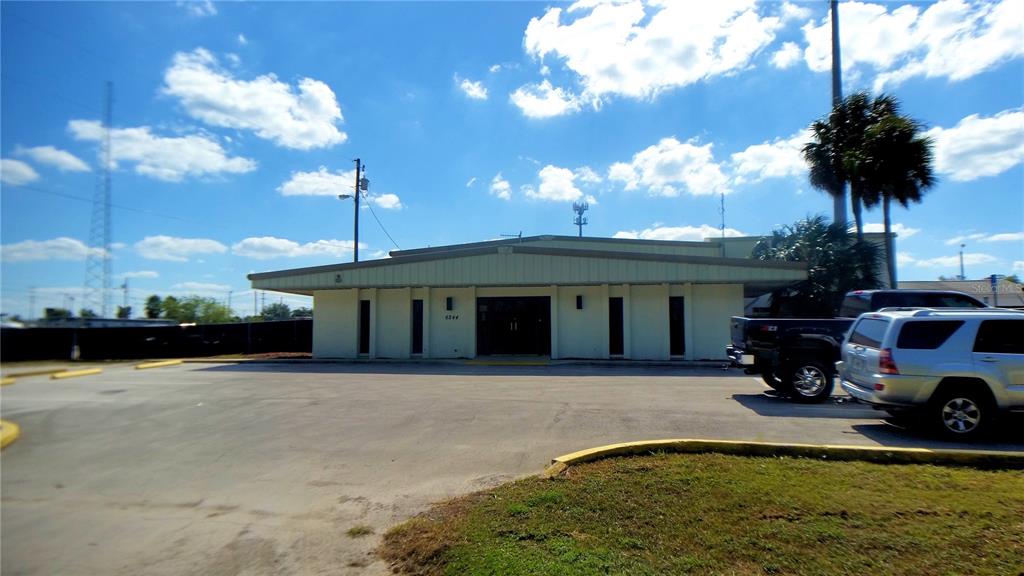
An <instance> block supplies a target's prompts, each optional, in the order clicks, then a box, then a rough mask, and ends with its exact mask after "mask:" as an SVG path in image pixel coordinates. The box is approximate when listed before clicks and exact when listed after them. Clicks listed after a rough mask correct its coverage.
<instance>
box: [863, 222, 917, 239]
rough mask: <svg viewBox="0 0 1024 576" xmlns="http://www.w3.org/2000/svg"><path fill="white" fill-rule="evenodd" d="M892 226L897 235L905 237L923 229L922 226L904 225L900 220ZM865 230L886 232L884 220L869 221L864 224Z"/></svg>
mask: <svg viewBox="0 0 1024 576" xmlns="http://www.w3.org/2000/svg"><path fill="white" fill-rule="evenodd" d="M890 228H891V229H892V231H893V233H895V234H896V235H897V236H899V237H900V238H903V239H906V238H910V237H911V236H913V235H914V234H917V233H918V232H920V231H921V229H920V228H911V227H909V226H904V225H903V224H901V223H899V222H897V223H895V224H893V225H892V226H890ZM864 231H865V232H885V224H884V223H882V222H868V223H866V224H864Z"/></svg>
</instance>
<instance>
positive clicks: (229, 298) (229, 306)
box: [228, 290, 234, 316]
mask: <svg viewBox="0 0 1024 576" xmlns="http://www.w3.org/2000/svg"><path fill="white" fill-rule="evenodd" d="M232 292H234V290H228V311H229V312H231V314H232V316H233V315H234V311H232V310H231V293H232Z"/></svg>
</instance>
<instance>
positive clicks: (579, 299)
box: [576, 294, 583, 310]
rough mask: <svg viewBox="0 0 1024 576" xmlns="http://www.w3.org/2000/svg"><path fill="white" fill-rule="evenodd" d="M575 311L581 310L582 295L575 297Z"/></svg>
mask: <svg viewBox="0 0 1024 576" xmlns="http://www.w3.org/2000/svg"><path fill="white" fill-rule="evenodd" d="M576 309H577V310H583V294H577V295H576Z"/></svg>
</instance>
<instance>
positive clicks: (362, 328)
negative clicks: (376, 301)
mask: <svg viewBox="0 0 1024 576" xmlns="http://www.w3.org/2000/svg"><path fill="white" fill-rule="evenodd" d="M359 353H360V354H369V353H370V301H369V300H360V301H359Z"/></svg>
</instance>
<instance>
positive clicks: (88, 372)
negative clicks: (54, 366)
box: [50, 368, 103, 380]
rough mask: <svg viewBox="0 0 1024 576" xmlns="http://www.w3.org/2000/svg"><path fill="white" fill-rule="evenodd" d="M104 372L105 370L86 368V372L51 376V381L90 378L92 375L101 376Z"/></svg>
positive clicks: (73, 371) (80, 371)
mask: <svg viewBox="0 0 1024 576" xmlns="http://www.w3.org/2000/svg"><path fill="white" fill-rule="evenodd" d="M100 372H103V368H86V369H85V370H69V371H67V372H57V373H56V374H51V375H50V380H63V379H64V378H74V377H75V376H89V375H92V374H99V373H100Z"/></svg>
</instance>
